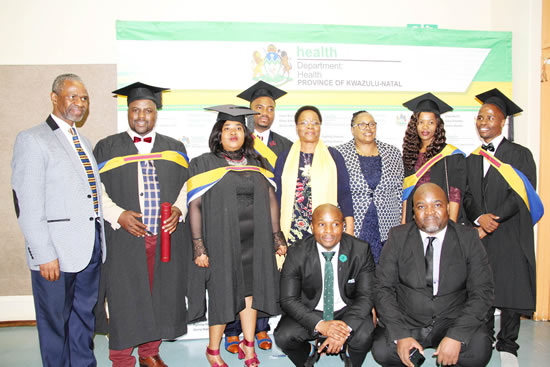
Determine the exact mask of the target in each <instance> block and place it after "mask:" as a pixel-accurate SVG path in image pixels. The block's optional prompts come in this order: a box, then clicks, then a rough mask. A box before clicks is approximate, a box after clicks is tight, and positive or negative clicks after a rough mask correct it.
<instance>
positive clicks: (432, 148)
mask: <svg viewBox="0 0 550 367" xmlns="http://www.w3.org/2000/svg"><path fill="white" fill-rule="evenodd" d="M421 113H422V112H415V113H413V114H412V115H411V119H410V120H409V124H408V125H407V130H406V131H405V137H404V138H403V165H404V166H405V169H406V170H407V171H414V166H415V164H416V161H417V159H418V153H419V152H420V147H421V146H422V142H421V140H420V137H419V136H418V130H417V126H418V118H419V116H420V114H421ZM434 114H435V119H436V121H437V127H436V129H435V133H434V139H433V140H432V142H431V143H430V145H428V147H427V148H426V155H425V158H426V160H428V159H430V158H432V157H434V156H435V155H436V154H438V153H439V152H441V150H442V149H443V148H444V147H445V144H446V143H445V142H446V138H445V127H444V123H443V119H442V118H441V116H440V115H439V114H437V113H434Z"/></svg>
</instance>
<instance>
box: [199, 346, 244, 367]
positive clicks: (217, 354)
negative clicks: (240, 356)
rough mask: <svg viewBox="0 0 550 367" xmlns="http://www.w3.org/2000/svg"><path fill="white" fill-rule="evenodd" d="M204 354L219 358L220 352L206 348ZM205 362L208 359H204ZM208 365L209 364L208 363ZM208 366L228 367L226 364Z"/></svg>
mask: <svg viewBox="0 0 550 367" xmlns="http://www.w3.org/2000/svg"><path fill="white" fill-rule="evenodd" d="M239 352H240V351H239ZM206 354H207V355H209V356H219V355H220V350H219V349H217V350H216V349H210V348H208V347H206ZM206 360H207V361H208V357H207V358H206ZM208 363H210V361H208ZM210 366H211V367H228V366H227V363H224V364H218V363H217V362H216V363H214V364H211V365H210Z"/></svg>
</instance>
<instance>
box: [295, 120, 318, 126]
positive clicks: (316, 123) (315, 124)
mask: <svg viewBox="0 0 550 367" xmlns="http://www.w3.org/2000/svg"><path fill="white" fill-rule="evenodd" d="M298 125H299V126H304V127H305V126H313V127H318V126H321V123H320V122H319V121H306V120H304V121H298Z"/></svg>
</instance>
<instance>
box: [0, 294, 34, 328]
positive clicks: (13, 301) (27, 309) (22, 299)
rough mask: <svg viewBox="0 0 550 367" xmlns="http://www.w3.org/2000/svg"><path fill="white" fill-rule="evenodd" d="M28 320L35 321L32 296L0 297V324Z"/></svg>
mask: <svg viewBox="0 0 550 367" xmlns="http://www.w3.org/2000/svg"><path fill="white" fill-rule="evenodd" d="M30 320H36V314H35V313H34V301H33V297H32V296H3V297H0V322H1V321H30Z"/></svg>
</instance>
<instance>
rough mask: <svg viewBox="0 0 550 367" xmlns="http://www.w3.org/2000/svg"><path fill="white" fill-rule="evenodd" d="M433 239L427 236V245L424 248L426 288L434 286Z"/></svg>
mask: <svg viewBox="0 0 550 367" xmlns="http://www.w3.org/2000/svg"><path fill="white" fill-rule="evenodd" d="M434 240H435V237H428V247H427V248H426V256H425V257H424V262H425V264H426V286H427V287H428V288H433V286H434V247H433V242H434Z"/></svg>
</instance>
